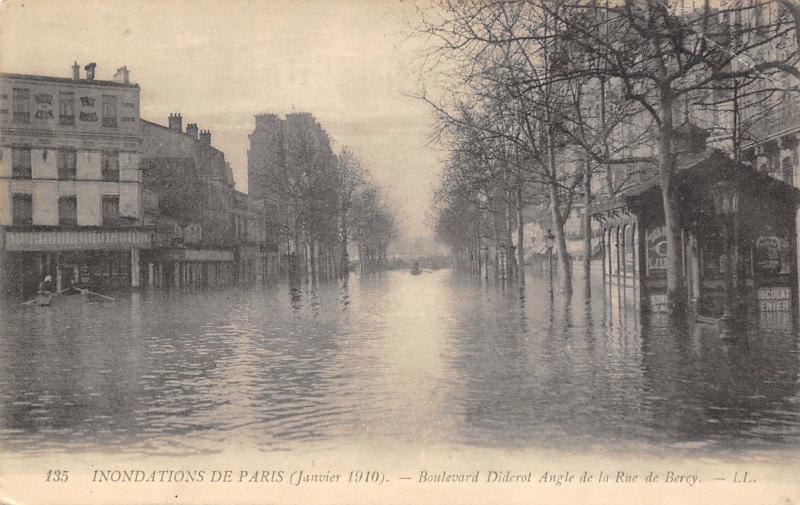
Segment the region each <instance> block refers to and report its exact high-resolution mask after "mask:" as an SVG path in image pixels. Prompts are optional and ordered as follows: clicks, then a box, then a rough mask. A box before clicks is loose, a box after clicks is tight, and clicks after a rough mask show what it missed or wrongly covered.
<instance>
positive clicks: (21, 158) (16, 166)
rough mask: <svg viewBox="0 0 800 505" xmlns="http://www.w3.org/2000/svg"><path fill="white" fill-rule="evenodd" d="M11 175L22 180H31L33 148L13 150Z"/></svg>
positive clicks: (16, 148)
mask: <svg viewBox="0 0 800 505" xmlns="http://www.w3.org/2000/svg"><path fill="white" fill-rule="evenodd" d="M11 175H12V176H13V177H17V178H20V179H30V178H31V148H30V147H12V148H11Z"/></svg>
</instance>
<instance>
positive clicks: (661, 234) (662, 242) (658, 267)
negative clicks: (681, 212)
mask: <svg viewBox="0 0 800 505" xmlns="http://www.w3.org/2000/svg"><path fill="white" fill-rule="evenodd" d="M666 269H667V234H666V231H665V229H664V227H663V226H659V227H658V228H654V229H652V230H649V231H648V232H647V270H648V272H659V273H660V272H663V271H666Z"/></svg>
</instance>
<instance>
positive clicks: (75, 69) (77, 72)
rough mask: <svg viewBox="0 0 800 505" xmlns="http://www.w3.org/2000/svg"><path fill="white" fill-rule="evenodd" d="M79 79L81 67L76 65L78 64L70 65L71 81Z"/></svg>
mask: <svg viewBox="0 0 800 505" xmlns="http://www.w3.org/2000/svg"><path fill="white" fill-rule="evenodd" d="M80 78H81V66H80V65H78V62H77V61H76V62H75V63H73V64H72V80H73V81H78V80H80Z"/></svg>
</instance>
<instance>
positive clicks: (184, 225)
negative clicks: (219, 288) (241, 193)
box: [142, 114, 236, 287]
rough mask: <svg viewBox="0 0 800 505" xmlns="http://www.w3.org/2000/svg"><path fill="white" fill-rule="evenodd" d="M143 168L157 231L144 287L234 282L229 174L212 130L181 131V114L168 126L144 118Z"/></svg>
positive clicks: (172, 117) (191, 127)
mask: <svg viewBox="0 0 800 505" xmlns="http://www.w3.org/2000/svg"><path fill="white" fill-rule="evenodd" d="M142 170H143V172H144V187H145V189H146V190H147V191H148V192H152V193H153V194H154V195H156V196H155V198H157V200H158V211H157V213H155V214H154V216H153V221H154V224H156V225H157V226H158V228H159V230H161V235H160V238H161V242H160V243H159V244H158V247H156V248H154V249H153V250H152V252H151V253H150V254H149V256H148V258H147V276H148V286H153V287H160V286H185V285H209V284H210V285H218V284H232V283H234V282H235V281H236V277H235V272H236V268H235V264H234V260H235V258H234V252H233V250H232V249H231V248H230V246H231V245H232V244H233V240H234V229H233V214H232V209H233V204H234V201H233V199H234V191H235V190H234V182H233V174H232V173H231V169H230V165H228V164H227V163H226V161H225V155H224V154H223V153H222V151H220V150H218V149H216V148H214V147H212V146H211V133H210V132H209V131H208V130H203V131H200V130H199V129H198V127H197V125H196V124H188V125H187V126H186V131H185V132H184V131H183V125H182V117H181V115H180V114H172V115H170V117H169V124H168V126H161V125H159V124H156V123H153V122H150V121H144V120H143V121H142ZM170 228H171V229H172V231H171V232H170V231H169V230H170Z"/></svg>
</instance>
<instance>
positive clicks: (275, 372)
mask: <svg viewBox="0 0 800 505" xmlns="http://www.w3.org/2000/svg"><path fill="white" fill-rule="evenodd" d="M580 284H581V283H580V280H577V282H576V294H575V295H574V296H573V297H572V299H571V300H567V299H565V298H564V297H562V296H560V295H559V294H558V293H556V294H555V296H554V297H553V298H552V299H551V297H550V295H549V290H548V289H547V284H546V279H542V278H541V277H533V276H531V277H529V279H528V282H527V283H526V285H525V286H524V287H522V288H521V287H520V286H518V285H513V284H512V285H506V286H504V285H502V284H501V283H498V282H496V281H494V280H489V281H482V280H480V279H476V278H474V277H465V276H462V275H459V274H457V273H455V272H451V271H447V270H440V271H436V272H426V273H424V274H423V275H419V276H412V275H409V274H408V273H407V272H388V273H384V274H378V275H374V276H370V277H356V276H354V277H352V278H351V279H350V280H349V282H348V283H343V282H330V283H322V284H318V285H316V286H311V285H303V286H298V287H296V288H291V287H290V286H288V285H286V284H279V285H274V286H267V287H258V288H252V289H230V290H225V291H182V292H143V293H139V294H133V295H128V296H125V297H123V298H121V299H119V300H117V301H115V302H98V303H90V302H87V301H85V300H81V299H80V297H66V298H62V299H58V300H55V301H54V305H53V306H52V307H50V308H45V307H21V306H20V305H19V304H6V305H4V306H3V307H2V311H3V312H2V316H1V317H0V334H2V338H0V444H2V446H3V447H5V448H6V449H9V450H13V451H19V452H23V453H45V452H52V451H74V450H87V451H122V452H128V451H131V452H135V453H157V452H158V453H163V452H164V451H169V450H172V451H174V452H175V453H178V454H180V453H191V452H193V451H216V450H220V449H221V448H222V447H223V446H225V444H227V443H230V442H231V441H237V442H241V443H244V444H248V446H251V447H258V448H263V449H264V450H284V449H285V450H292V449H294V448H298V447H301V446H303V445H304V444H308V443H315V444H323V445H325V446H327V447H330V448H334V449H335V448H337V447H339V446H342V447H343V446H345V445H347V444H351V443H353V442H354V441H369V442H373V443H381V441H386V443H389V444H396V443H403V442H404V441H409V442H411V441H413V442H414V443H421V444H457V445H465V446H477V447H493V448H536V447H542V448H545V447H573V448H575V449H576V450H580V449H581V448H582V447H587V446H601V447H602V446H615V447H619V446H622V447H625V446H630V445H633V446H636V445H639V444H646V445H648V446H652V447H679V448H680V447H689V448H698V447H700V448H709V449H714V448H725V449H726V450H727V449H731V448H740V447H741V448H772V447H778V448H785V447H792V448H796V447H797V446H798V445H800V387H799V384H800V382H799V381H800V379H798V373H799V372H800V366H799V362H800V354H799V353H798V337H797V336H796V335H795V334H794V332H793V330H792V323H791V320H790V319H789V320H787V319H785V318H784V319H781V318H780V317H775V316H774V315H773V316H768V317H764V318H762V319H760V320H759V321H756V322H755V325H754V327H753V328H752V330H751V331H750V332H749V333H748V335H746V336H745V337H743V338H741V339H739V340H738V341H736V342H734V343H728V342H725V341H723V340H721V339H720V338H719V337H718V336H717V335H716V334H715V333H714V332H712V331H707V330H704V329H703V328H702V327H695V328H688V329H680V330H669V329H668V328H667V327H666V326H665V325H664V324H663V322H662V321H659V320H657V319H655V320H652V321H650V322H647V323H645V322H643V321H642V320H641V318H640V317H639V316H637V312H636V311H635V310H634V309H635V307H632V304H633V296H632V293H630V292H617V291H614V292H605V293H604V291H603V289H602V286H601V285H600V284H598V285H597V286H596V289H595V293H594V295H593V296H592V297H591V299H590V301H588V302H587V301H586V300H585V299H584V296H583V294H582V288H581V285H580Z"/></svg>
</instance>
